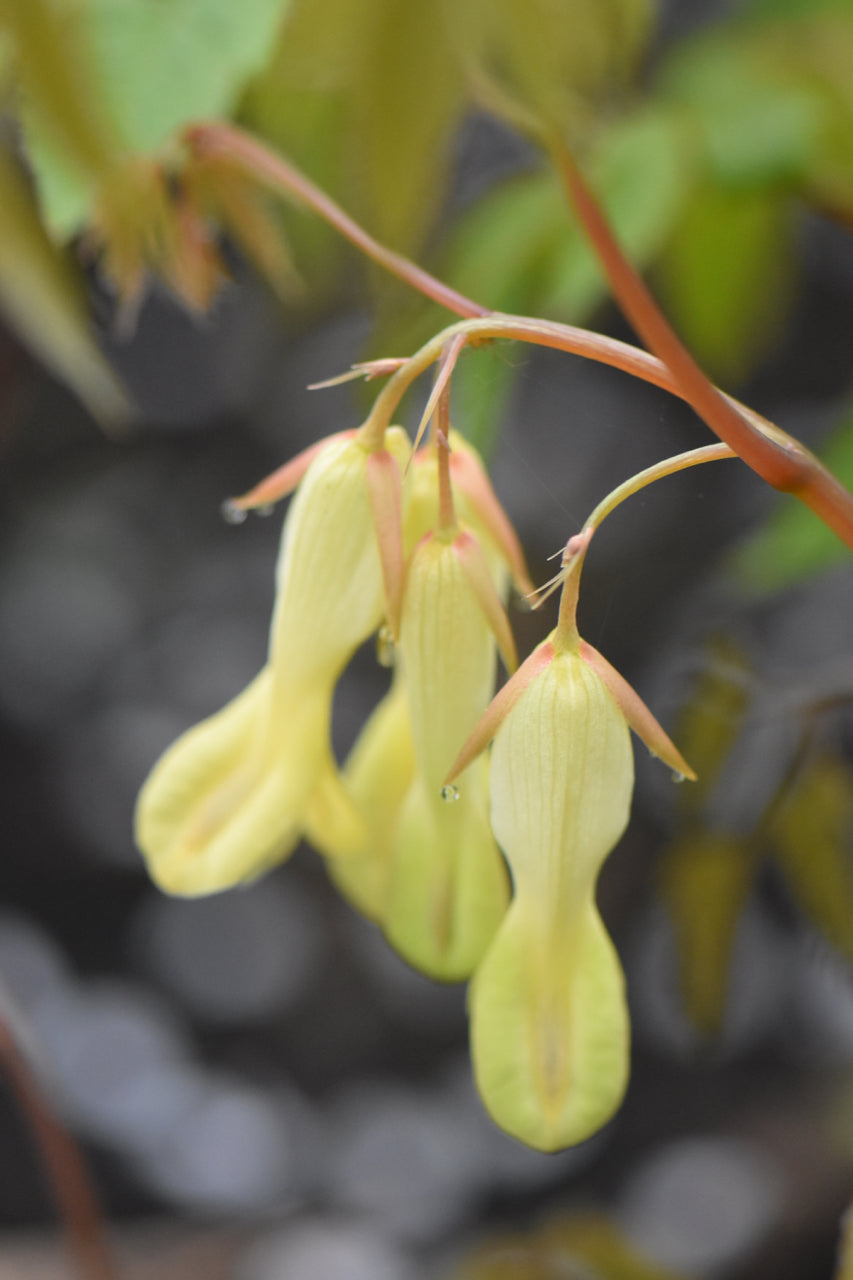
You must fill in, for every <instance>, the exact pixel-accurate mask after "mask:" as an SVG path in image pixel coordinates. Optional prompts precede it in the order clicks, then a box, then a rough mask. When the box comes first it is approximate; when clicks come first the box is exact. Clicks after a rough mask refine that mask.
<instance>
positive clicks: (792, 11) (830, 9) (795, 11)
mask: <svg viewBox="0 0 853 1280" xmlns="http://www.w3.org/2000/svg"><path fill="white" fill-rule="evenodd" d="M821 13H849V14H853V0H751V3H750V5H749V14H750V16H751V17H756V18H807V17H814V16H816V15H817V14H821Z"/></svg>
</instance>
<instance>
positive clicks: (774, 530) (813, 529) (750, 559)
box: [732, 413, 853, 595]
mask: <svg viewBox="0 0 853 1280" xmlns="http://www.w3.org/2000/svg"><path fill="white" fill-rule="evenodd" d="M820 452H821V458H822V460H823V461H824V462H825V464H826V466H827V467H828V468H829V469H830V471H832V472H833V474H834V475H836V476H838V479H839V480H840V481H841V483H842V484H844V485H847V486H848V488H849V487H850V486H853V414H851V413H848V414H845V415H844V417H843V418H842V420H841V422H840V423H839V425H838V426H837V427H836V428H835V430H834V431H833V433H832V434H831V436H830V438H829V439H828V440H827V441H826V442H825V444H824V446H823V448H822V449H821V451H820ZM847 554H848V553H847V551H846V549H845V547H844V546H843V545H842V544H841V543H840V542H839V540H838V539H837V538H836V537H835V535H834V534H833V533H831V532H830V530H829V529H827V527H826V526H825V525H824V524H822V523H821V521H820V520H818V518H817V516H815V515H813V514H812V512H811V511H809V509H808V508H807V507H804V506H802V504H801V503H781V504H780V505H779V506H778V507H777V508H776V509H775V510H774V512H773V514H772V515H771V517H770V519H769V520H767V521H766V522H765V523H764V524H763V525H762V527H761V528H760V529H759V530H758V531H757V533H756V534H755V535H754V536H753V537H752V538H750V539H749V540H748V541H746V542H745V543H743V544H742V545H741V546H740V547H739V548H738V550H737V553H736V555H735V557H734V559H733V561H732V572H733V574H734V576H735V579H736V580H737V581H738V582H739V583H740V584H741V585H742V586H743V587H745V588H746V590H747V591H749V593H750V594H751V595H768V594H770V593H772V592H776V591H782V590H784V589H785V588H786V587H791V586H794V585H795V584H796V583H798V582H802V581H803V580H804V579H805V578H810V577H812V576H813V575H814V574H816V573H819V572H821V571H822V570H824V569H829V568H831V567H832V566H833V565H835V564H838V563H840V562H841V561H842V560H843V559H844V558H845V556H846V555H847Z"/></svg>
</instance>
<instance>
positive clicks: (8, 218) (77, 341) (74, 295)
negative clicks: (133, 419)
mask: <svg viewBox="0 0 853 1280" xmlns="http://www.w3.org/2000/svg"><path fill="white" fill-rule="evenodd" d="M0 306H2V310H3V312H4V315H5V316H6V319H7V320H8V321H9V322H10V323H11V324H12V326H13V327H14V328H15V329H16V330H17V331H18V333H19V334H20V335H21V337H22V338H23V339H24V341H25V342H26V343H27V344H28V345H29V346H30V347H31V348H32V349H33V350H34V351H35V352H36V354H37V355H38V356H40V357H41V359H42V360H44V362H45V364H46V365H47V366H48V368H50V369H52V370H53V372H54V373H56V374H57V375H58V376H59V377H60V378H62V379H63V381H65V382H66V383H67V384H68V385H69V386H70V387H72V388H73V389H74V391H76V393H77V394H78V395H79V396H80V398H81V400H83V401H84V403H85V404H86V405H87V406H88V407H89V409H90V410H91V412H92V413H93V414H94V416H95V417H96V418H98V419H99V420H100V421H101V422H102V423H103V424H104V425H105V426H114V425H117V424H120V423H123V422H124V421H126V419H127V418H128V417H129V416H130V405H129V403H128V400H127V398H126V396H125V394H124V392H123V390H122V388H121V386H120V384H119V382H118V379H117V378H116V377H115V375H114V374H113V372H112V370H111V369H110V367H109V364H108V363H107V361H106V360H105V359H104V357H103V356H102V355H101V352H100V351H99V349H98V346H97V344H96V342H95V340H94V338H93V336H92V332H91V329H90V327H89V317H88V312H87V308H86V302H85V296H84V291H83V287H82V281H81V280H80V279H79V277H78V276H76V275H75V273H74V271H73V270H72V268H71V266H70V264H69V263H68V262H67V261H66V260H65V258H64V257H63V256H62V255H61V254H60V253H59V252H58V250H57V249H56V247H55V246H54V245H53V244H52V243H51V241H50V240H49V239H48V237H47V235H46V234H45V232H44V229H43V228H42V226H41V223H40V222H39V219H38V213H37V210H36V206H35V203H34V201H33V198H32V194H31V192H30V190H29V188H28V186H27V183H26V182H25V180H24V178H23V175H22V174H21V173H20V172H19V170H18V168H17V166H16V164H15V163H14V162H13V161H12V159H11V158H10V157H9V156H8V154H7V153H5V152H0Z"/></svg>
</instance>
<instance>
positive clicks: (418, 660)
mask: <svg viewBox="0 0 853 1280" xmlns="http://www.w3.org/2000/svg"><path fill="white" fill-rule="evenodd" d="M297 485H298V489H297V492H296V496H295V497H294V499H293V501H292V504H291V507H290V510H289V512H288V515H287V518H286V521H285V526H284V533H283V538H282V547H281V554H280V558H279V563H278V569H277V595H276V605H275V610H274V614H273V620H272V628H271V635H270V646H269V657H268V661H267V664H266V666H265V667H264V668H263V670H262V671H261V672H260V674H259V675H258V676H257V677H256V678H255V680H254V681H253V682H252V683H251V684H250V685H249V687H248V688H247V689H246V690H245V691H244V692H243V693H241V694H240V695H239V696H238V697H237V698H235V699H234V701H233V702H231V703H230V704H229V705H228V706H226V707H225V708H224V709H223V710H222V711H220V712H219V713H218V714H216V715H214V716H212V717H211V718H209V719H208V720H206V721H204V722H203V723H202V724H200V725H198V726H197V727H196V728H194V729H191V730H190V731H189V732H188V733H186V734H185V735H184V736H183V737H182V738H180V739H179V740H178V742H177V743H175V744H174V746H172V747H171V748H170V749H169V750H168V751H167V752H166V753H165V755H164V756H163V757H162V759H161V760H160V761H159V762H158V764H157V765H156V766H155V768H154V770H153V771H152V773H151V775H150V777H149V779H148V781H147V782H146V784H145V786H144V787H143V789H142V792H141V795H140V799H139V804H138V809H137V839H138V842H139V845H140V847H141V849H142V851H143V853H144V854H145V857H146V859H147V862H148V865H149V869H150V872H151V875H152V877H153V878H154V879H155V880H156V882H157V883H158V884H159V885H160V886H161V887H162V888H163V889H165V890H166V891H167V892H170V893H176V894H183V895H198V894H206V893H213V892H216V891H218V890H222V889H226V888H228V887H229V886H231V885H234V884H237V883H240V882H243V881H246V880H248V879H252V878H254V877H256V876H258V875H260V874H262V873H263V872H264V871H266V870H268V869H269V868H270V867H271V866H273V865H275V864H276V863H278V862H281V861H282V860H283V859H285V858H286V857H287V856H288V855H289V853H290V852H291V851H292V850H293V849H294V848H295V846H296V844H297V843H298V842H299V840H300V839H301V838H302V837H303V836H304V837H306V838H307V839H308V840H309V841H310V842H311V843H312V844H313V845H314V847H315V848H316V849H317V850H318V851H319V852H320V853H321V854H323V855H324V857H325V858H326V859H327V865H328V867H329V870H330V874H331V876H332V878H333V879H334V880H335V882H336V883H337V885H338V886H339V888H340V889H341V890H342V892H343V893H344V894H345V895H346V896H347V897H348V898H349V900H350V901H351V902H352V903H353V904H354V905H355V906H356V907H357V908H358V909H360V910H361V911H363V912H364V913H365V914H366V915H368V916H369V917H370V918H371V919H374V920H375V921H377V923H379V924H380V925H381V927H382V928H383V930H384V932H385V934H386V936H387V938H388V939H389V941H390V942H391V944H392V945H393V946H394V947H395V948H396V949H397V950H398V951H399V952H400V954H401V955H403V956H404V957H405V958H406V959H407V960H408V961H409V962H410V963H411V964H413V965H415V966H416V967H418V968H419V969H421V970H422V971H424V972H425V973H427V974H430V975H431V976H433V977H435V978H439V979H444V980H452V981H457V980H463V979H469V978H471V979H472V985H471V996H470V1011H471V1033H472V1054H473V1061H474V1071H475V1077H476V1080H477V1084H478V1087H479V1089H480V1092H481V1095H482V1097H483V1099H484V1102H485V1104H486V1107H487V1109H488V1110H489V1112H490V1113H491V1115H492V1116H493V1118H494V1119H495V1120H496V1122H497V1123H498V1124H500V1125H501V1126H502V1127H503V1128H505V1129H506V1130H507V1131H508V1132H510V1133H512V1134H514V1135H515V1136H516V1137H518V1138H520V1139H521V1140H522V1141H524V1142H527V1143H529V1144H530V1145H532V1146H536V1147H540V1148H542V1149H545V1150H553V1149H556V1148H558V1147H561V1146H566V1145H569V1144H571V1143H575V1142H578V1141H581V1140H582V1139H583V1138H585V1137H587V1136H589V1135H590V1134H591V1133H593V1132H594V1131H595V1130H596V1129H597V1128H598V1127H600V1125H602V1124H603V1123H604V1122H605V1121H606V1120H607V1119H608V1117H609V1116H610V1115H611V1114H612V1113H613V1111H614V1110H615V1109H616V1107H617V1106H618V1104H619V1101H620V1098H621V1096H622V1093H623V1091H624V1088H625V1084H626V1080H627V1069H628V1034H629V1033H628V1018H627V1012H626V1006H625V998H624V991H623V985H624V984H623V978H622V971H621V968H620V966H619V961H618V958H617V956H616V953H615V951H614V949H613V946H612V943H611V942H610V939H609V937H608V935H607V933H606V931H605V929H604V926H603V924H602V921H601V918H600V916H599V915H598V912H597V910H596V906H595V883H596V878H597V875H598V871H599V869H600V867H601V864H602V862H603V861H604V859H605V857H606V856H607V854H608V852H609V851H610V849H611V848H612V847H613V845H614V844H615V843H616V841H617V840H618V839H619V837H620V836H621V834H622V831H623V830H624V827H625V824H626V822H627V819H628V811H629V806H630V799H631V792H632V788H633V760H632V754H631V747H630V742H629V733H628V726H629V724H630V725H631V726H632V727H634V728H635V729H637V731H638V732H640V733H641V734H642V736H643V737H644V738H645V740H646V742H647V743H648V745H649V746H650V748H651V749H652V751H654V752H655V753H656V754H658V755H661V756H663V757H664V758H665V759H667V760H668V761H669V762H670V763H671V764H672V765H673V767H674V768H676V769H678V770H679V771H681V772H688V769H687V766H686V765H685V764H684V762H683V761H682V760H681V758H680V756H678V753H677V752H676V751H675V748H674V747H673V746H672V744H671V743H670V742H669V740H668V739H667V738H666V736H665V735H664V734H663V731H662V730H661V729H660V728H659V726H657V725H656V723H655V722H654V720H653V719H652V717H651V716H650V714H649V712H648V711H647V710H646V709H645V707H643V705H642V703H640V701H639V699H638V698H637V696H636V694H634V693H633V691H632V690H630V688H629V687H628V686H627V685H626V684H625V682H624V681H622V679H621V677H620V676H618V674H617V673H616V672H615V671H614V670H613V669H612V668H611V667H610V666H609V664H607V663H606V661H605V659H603V658H602V657H601V655H599V654H598V653H596V652H595V650H593V649H591V648H590V647H589V646H587V645H585V644H584V643H583V642H582V641H581V640H580V639H579V637H578V635H577V631H576V629H575V625H574V601H575V600H576V591H577V577H578V574H579V571H580V564H581V563H582V560H583V555H584V554H585V551H586V546H587V543H588V541H589V537H590V536H591V532H592V531H591V530H589V531H588V532H587V534H586V535H584V536H583V537H581V538H579V539H574V540H573V542H572V543H570V544H569V547H568V548H567V554H566V557H565V558H564V568H563V571H562V577H563V579H564V587H563V603H562V605H561V613H560V622H559V624H558V626H557V628H556V630H555V631H554V632H553V633H552V635H551V636H550V637H549V638H548V640H547V641H545V642H544V643H543V644H542V645H540V646H539V647H538V648H537V649H536V650H535V651H534V653H533V654H531V656H530V657H529V658H528V659H527V661H526V662H525V663H524V664H523V665H522V667H521V668H520V669H519V670H518V671H515V666H516V659H515V648H514V643H513V638H512V633H511V630H510V626H509V622H508V620H507V616H506V613H505V610H504V606H503V602H502V601H503V597H504V596H505V594H506V591H507V588H508V585H509V582H510V579H511V578H512V579H513V580H514V581H515V584H516V586H517V587H518V589H519V590H521V591H523V592H526V591H527V589H528V587H529V583H528V581H527V577H526V572H525V568H524V562H523V557H522V554H521V551H520V548H519V545H518V541H517V538H516V536H515V534H514V532H513V530H512V528H511V526H510V524H509V522H508V520H507V518H506V516H505V514H504V512H503V510H502V508H501V507H500V505H499V504H498V502H497V499H496V498H495V495H494V492H493V490H492V489H491V485H490V483H489V481H488V478H487V476H486V473H485V470H484V469H483V467H482V464H481V463H480V460H479V458H478V456H477V454H476V453H475V452H474V450H473V449H471V448H470V446H468V445H467V444H466V443H465V442H464V441H463V440H461V439H459V438H456V437H455V436H454V435H453V433H450V438H449V440H448V439H446V438H445V437H444V435H443V434H442V433H441V432H440V431H438V432H436V438H435V441H434V443H433V444H431V445H429V446H427V447H425V448H422V449H419V450H417V452H415V453H414V454H413V455H412V454H411V446H410V444H409V440H408V437H407V436H406V435H405V433H404V432H403V431H402V430H401V429H400V428H396V427H390V428H388V429H387V430H386V431H385V432H384V434H383V435H382V437H381V439H377V436H376V432H375V429H372V430H370V431H369V430H368V428H367V426H365V427H364V428H362V429H361V430H360V431H354V432H347V433H343V434H342V435H340V436H336V437H331V438H330V439H329V440H327V441H324V442H322V443H321V444H320V445H318V446H314V448H313V449H312V450H309V451H308V452H307V453H306V454H305V455H302V456H301V457H300V458H299V459H296V460H294V462H293V463H292V464H289V466H288V467H286V468H284V469H283V470H282V472H281V473H280V474H279V475H278V476H276V477H272V478H271V480H270V482H269V483H267V484H265V485H262V486H259V488H258V490H257V491H253V494H252V495H248V496H247V498H246V499H245V500H244V502H245V504H246V505H250V504H252V503H259V502H261V501H267V500H268V499H269V497H270V496H281V495H282V494H283V493H285V492H287V491H289V490H290V489H292V488H294V487H296V486H297ZM374 632H377V633H378V635H379V640H380V646H381V648H382V649H383V650H384V657H385V660H386V663H387V664H388V665H393V667H394V672H393V677H392V682H391V687H390V689H389V692H388V693H387V695H386V696H385V698H384V699H383V700H382V701H381V702H380V704H379V705H378V706H377V708H376V709H375V711H374V713H373V715H372V716H371V717H370V719H369V720H368V722H367V724H366V725H365V727H364V729H363V731H362V734H361V736H360V738H359V740H358V741H357V743H356V745H355V747H354V749H353V751H352V753H351V756H350V758H349V760H348V761H347V763H346V765H345V767H344V769H343V770H342V771H339V769H338V766H337V764H336V762H335V760H334V758H333V755H332V750H331V746H330V717H331V704H332V697H333V693H334V687H335V684H336V682H337V680H338V678H339V676H340V674H341V672H342V671H343V669H344V667H345V666H346V664H347V662H348V661H349V659H350V657H351V656H352V654H353V652H354V651H355V649H356V648H357V647H358V646H359V645H360V644H361V643H362V642H363V641H364V640H365V639H367V638H368V637H369V636H370V635H371V634H372V633H374ZM499 653H500V655H501V657H502V660H503V663H504V666H505V667H506V669H507V671H508V672H509V673H511V674H510V679H509V681H508V683H507V684H506V685H505V686H504V687H503V689H502V690H501V691H500V693H499V694H498V695H497V697H496V698H495V699H494V700H493V701H492V700H491V699H492V694H493V691H494V684H495V679H496V672H497V656H498V654H499ZM513 672H514V674H512V673H513ZM492 737H494V738H495V743H494V748H493V750H492V753H491V759H489V756H488V754H487V752H486V751H485V748H486V747H487V746H488V744H489V742H490V740H491V739H492ZM501 851H502V852H501ZM502 854H503V856H502ZM507 866H508V868H509V875H508V874H507Z"/></svg>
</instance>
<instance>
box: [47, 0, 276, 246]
mask: <svg viewBox="0 0 853 1280" xmlns="http://www.w3.org/2000/svg"><path fill="white" fill-rule="evenodd" d="M285 6H286V0H242V2H241V3H240V4H239V5H238V4H235V3H233V0H168V3H163V2H162V0H160V2H159V3H154V0H89V5H88V11H87V12H88V22H89V31H88V33H87V34H88V37H89V46H90V48H91V51H92V59H93V65H94V68H95V72H96V74H97V76H98V79H99V81H100V84H101V87H102V92H103V98H104V101H105V102H106V104H107V108H108V110H109V112H110V120H111V123H113V124H114V126H115V128H116V130H117V132H118V134H119V136H120V137H121V139H122V142H123V144H124V146H125V147H126V148H127V149H128V150H130V151H136V152H150V151H155V150H157V149H158V148H160V147H162V146H163V144H164V143H165V142H166V141H167V140H168V138H169V137H170V135H171V134H172V133H173V132H174V131H175V130H176V129H178V128H180V126H181V125H183V124H185V123H187V122H188V121H190V120H193V119H195V118H196V117H199V116H205V117H218V116H223V115H226V114H227V113H228V112H229V111H230V110H231V108H232V107H233V106H234V104H235V102H236V100H237V97H238V95H239V94H240V92H241V90H242V89H243V86H244V85H245V83H246V81H247V80H248V78H249V77H250V76H251V75H252V74H253V73H254V72H255V71H257V70H258V69H259V68H260V66H261V65H262V64H263V62H264V60H265V59H266V57H267V56H268V54H269V52H270V49H271V44H272V41H273V39H274V37H275V34H276V31H277V28H278V25H279V23H280V21H281V18H282V15H283V13H284V11H285ZM31 114H32V120H31V127H30V129H29V134H28V140H29V142H30V145H31V148H32V156H33V160H34V164H35V169H36V174H37V178H38V181H39V188H40V193H41V199H42V204H43V207H44V210H45V216H46V218H47V221H48V224H49V225H50V227H51V229H52V231H53V232H54V234H55V235H57V236H58V237H67V236H69V235H72V234H74V233H75V232H76V231H78V230H79V229H80V227H81V226H82V224H83V222H84V221H85V219H86V215H87V213H88V211H89V207H90V203H91V200H92V197H93V194H94V191H93V187H92V183H91V181H90V180H87V175H86V174H85V173H83V172H82V171H81V170H80V169H79V168H76V167H73V166H72V165H70V164H69V163H67V161H66V160H65V159H64V158H63V156H62V155H61V153H59V151H58V150H57V148H56V146H55V145H54V144H53V142H52V139H51V135H50V132H49V131H48V130H46V129H44V128H43V126H42V124H41V122H40V121H39V116H38V103H33V104H32V113H31Z"/></svg>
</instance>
